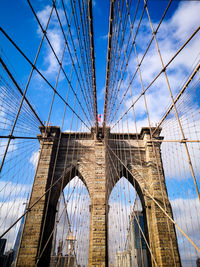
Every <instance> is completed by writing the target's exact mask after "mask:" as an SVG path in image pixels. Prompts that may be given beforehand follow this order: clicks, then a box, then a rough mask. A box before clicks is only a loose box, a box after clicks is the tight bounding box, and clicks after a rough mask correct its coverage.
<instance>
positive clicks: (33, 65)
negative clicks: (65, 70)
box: [0, 8, 53, 172]
mask: <svg viewBox="0 0 200 267" xmlns="http://www.w3.org/2000/svg"><path fill="white" fill-rule="evenodd" d="M52 12H53V8H52V9H51V12H50V16H49V19H48V21H47V25H46V28H45V30H46V29H47V27H48V25H49V21H50V18H51V15H52ZM0 30H1V32H2V33H3V34H4V35H5V36H6V37H7V38H8V40H9V41H10V42H11V43H12V44H13V45H14V46H15V47H16V48H18V47H17V46H16V44H15V43H14V42H13V41H12V40H11V38H10V37H9V36H8V35H7V34H6V33H5V31H4V30H3V29H2V28H1V27H0ZM43 40H44V33H43V36H42V39H41V42H40V44H39V47H38V50H37V54H36V57H35V60H34V63H31V66H32V69H31V72H30V75H29V78H28V81H27V84H26V87H25V90H24V93H23V96H22V99H21V103H20V106H19V109H18V112H17V114H16V118H15V121H14V123H13V126H12V129H11V132H10V135H11V136H12V135H13V132H14V129H15V126H16V123H17V120H18V117H19V114H20V111H21V108H22V105H23V102H24V99H25V96H26V92H27V90H28V86H29V83H30V80H31V77H32V74H33V70H34V69H35V65H36V62H37V59H38V56H39V53H40V50H41V47H42V43H43ZM18 51H21V50H18ZM22 55H24V53H22ZM24 56H25V55H24ZM25 58H26V59H27V57H26V56H25ZM28 62H30V60H28ZM10 141H11V139H8V142H7V146H6V150H5V152H4V156H3V159H2V162H1V166H0V172H1V170H2V168H3V165H4V161H5V159H6V155H7V152H8V148H9V145H10Z"/></svg>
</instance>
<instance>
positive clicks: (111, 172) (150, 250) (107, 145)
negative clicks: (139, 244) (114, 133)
mask: <svg viewBox="0 0 200 267" xmlns="http://www.w3.org/2000/svg"><path fill="white" fill-rule="evenodd" d="M108 140H109V139H108ZM108 140H107V142H106V147H107V148H108V150H107V153H108V156H109V161H110V162H111V163H112V166H113V167H111V166H110V165H109V168H110V174H111V177H112V179H113V180H114V178H113V175H114V174H113V171H112V168H113V169H114V170H115V172H116V174H118V172H119V168H117V167H116V164H115V162H114V161H113V158H112V156H111V154H110V151H111V152H113V153H114V155H115V156H116V157H117V158H118V156H117V155H116V154H115V152H114V151H113V150H112V149H111V148H110V146H109V144H108ZM116 141H117V139H116ZM118 162H120V161H119V160H118ZM118 164H119V163H118ZM124 166H125V165H124ZM129 172H130V171H129ZM131 175H132V174H131ZM132 176H133V175H132ZM118 178H119V179H120V178H121V177H120V175H119V174H118ZM135 179H136V178H135ZM114 183H115V182H114ZM137 224H138V226H139V227H140V225H139V223H138V222H137ZM142 233H143V231H142ZM143 234H144V233H143ZM144 236H145V235H144ZM145 243H146V245H147V247H148V249H149V252H150V254H151V256H152V259H153V262H154V264H155V266H158V265H157V263H156V260H155V257H154V255H153V251H152V249H151V247H150V245H149V244H148V242H147V239H146V237H145Z"/></svg>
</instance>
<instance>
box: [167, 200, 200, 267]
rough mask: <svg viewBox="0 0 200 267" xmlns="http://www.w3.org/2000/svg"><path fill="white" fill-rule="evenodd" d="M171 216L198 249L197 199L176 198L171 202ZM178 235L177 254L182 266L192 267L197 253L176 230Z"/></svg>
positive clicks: (199, 206)
mask: <svg viewBox="0 0 200 267" xmlns="http://www.w3.org/2000/svg"><path fill="white" fill-rule="evenodd" d="M171 205H172V210H173V215H174V220H175V222H176V223H177V224H178V225H179V226H180V227H181V228H182V230H183V231H184V232H185V233H186V234H187V235H188V236H189V237H190V238H191V239H192V241H193V242H194V243H195V244H196V245H197V246H198V247H200V241H199V234H200V216H199V210H200V203H199V200H198V199H197V198H195V199H188V198H186V199H183V198H178V199H174V200H171ZM176 232H177V235H178V243H179V252H180V256H181V260H182V265H183V266H184V267H186V266H188V267H189V266H193V265H192V264H194V263H195V261H196V259H197V257H198V252H197V251H196V250H195V248H194V247H193V246H192V245H191V243H190V242H189V241H188V240H187V239H186V238H185V237H184V236H183V235H182V234H181V233H180V231H179V230H178V229H176Z"/></svg>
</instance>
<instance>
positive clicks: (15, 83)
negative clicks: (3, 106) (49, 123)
mask: <svg viewBox="0 0 200 267" xmlns="http://www.w3.org/2000/svg"><path fill="white" fill-rule="evenodd" d="M0 63H1V64H2V66H3V68H4V69H5V71H6V72H7V73H8V75H9V77H10V78H11V80H12V82H13V83H14V85H15V86H16V88H17V89H18V91H19V92H20V94H21V95H22V96H23V91H22V89H21V88H20V86H19V85H18V83H17V81H16V80H15V78H14V77H13V75H12V74H11V72H10V71H9V69H8V67H7V66H6V64H5V62H4V61H3V59H2V58H1V56H0ZM24 100H25V101H26V103H27V104H28V106H29V107H30V109H31V110H32V112H33V114H34V115H35V117H36V118H37V120H38V121H39V123H40V124H41V125H42V126H44V124H43V122H42V121H41V119H40V118H39V116H38V114H37V113H36V111H35V110H34V108H33V107H32V105H31V104H30V102H29V100H28V99H27V97H26V96H24Z"/></svg>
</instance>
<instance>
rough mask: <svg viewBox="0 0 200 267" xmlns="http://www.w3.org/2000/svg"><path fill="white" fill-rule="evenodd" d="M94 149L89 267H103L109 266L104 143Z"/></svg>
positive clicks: (96, 141) (96, 143) (99, 142)
mask: <svg viewBox="0 0 200 267" xmlns="http://www.w3.org/2000/svg"><path fill="white" fill-rule="evenodd" d="M94 147H95V150H94V151H95V152H94V153H95V154H94V176H93V185H92V188H91V189H90V194H91V206H90V247H89V267H91V266H96V267H97V266H99V267H100V266H101V267H103V266H108V264H107V262H108V258H107V216H106V214H107V203H106V176H105V148H104V144H103V142H101V141H98V140H95V145H94Z"/></svg>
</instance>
